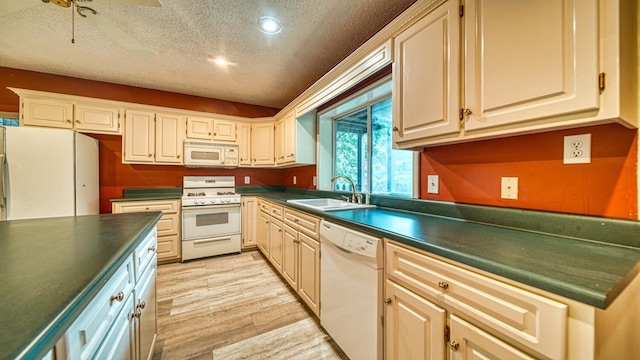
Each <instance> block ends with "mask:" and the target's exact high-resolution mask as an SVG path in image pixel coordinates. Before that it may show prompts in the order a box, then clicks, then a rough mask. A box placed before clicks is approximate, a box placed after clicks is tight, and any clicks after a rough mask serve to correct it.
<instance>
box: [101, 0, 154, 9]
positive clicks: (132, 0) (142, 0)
mask: <svg viewBox="0 0 640 360" xmlns="http://www.w3.org/2000/svg"><path fill="white" fill-rule="evenodd" d="M103 1H105V2H110V3H113V4H125V5H140V6H154V7H162V0H103Z"/></svg>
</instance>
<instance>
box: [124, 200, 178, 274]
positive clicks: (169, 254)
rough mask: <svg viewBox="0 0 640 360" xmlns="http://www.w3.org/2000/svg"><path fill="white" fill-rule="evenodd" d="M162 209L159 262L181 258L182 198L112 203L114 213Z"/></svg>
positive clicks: (158, 226) (158, 251)
mask: <svg viewBox="0 0 640 360" xmlns="http://www.w3.org/2000/svg"><path fill="white" fill-rule="evenodd" d="M145 211H161V212H162V217H161V218H160V220H159V221H158V224H157V225H156V226H157V228H158V245H157V246H158V250H157V254H158V263H169V262H177V261H180V260H181V256H182V254H181V252H182V247H181V230H180V222H181V214H180V200H152V201H121V202H114V203H112V204H111V212H112V213H114V214H115V213H131V212H145Z"/></svg>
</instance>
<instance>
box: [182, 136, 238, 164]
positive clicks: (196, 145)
mask: <svg viewBox="0 0 640 360" xmlns="http://www.w3.org/2000/svg"><path fill="white" fill-rule="evenodd" d="M184 166H186V167H224V168H234V167H237V166H238V145H237V144H228V143H220V142H213V141H201V140H185V141H184Z"/></svg>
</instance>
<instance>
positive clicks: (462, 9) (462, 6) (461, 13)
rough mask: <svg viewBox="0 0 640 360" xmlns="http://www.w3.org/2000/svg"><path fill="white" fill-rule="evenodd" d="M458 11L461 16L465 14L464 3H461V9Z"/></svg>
mask: <svg viewBox="0 0 640 360" xmlns="http://www.w3.org/2000/svg"><path fill="white" fill-rule="evenodd" d="M458 13H459V14H460V17H463V16H464V5H460V9H459V10H458Z"/></svg>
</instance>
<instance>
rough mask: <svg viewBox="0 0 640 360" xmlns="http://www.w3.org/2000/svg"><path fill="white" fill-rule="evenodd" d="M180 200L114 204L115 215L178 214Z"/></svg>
mask: <svg viewBox="0 0 640 360" xmlns="http://www.w3.org/2000/svg"><path fill="white" fill-rule="evenodd" d="M178 208H179V204H178V200H174V201H128V202H119V203H114V204H113V210H112V211H113V212H114V213H130V212H145V211H162V212H163V213H176V212H178Z"/></svg>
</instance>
